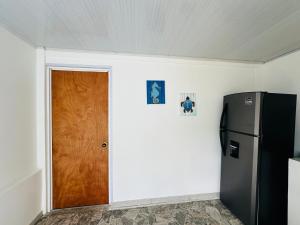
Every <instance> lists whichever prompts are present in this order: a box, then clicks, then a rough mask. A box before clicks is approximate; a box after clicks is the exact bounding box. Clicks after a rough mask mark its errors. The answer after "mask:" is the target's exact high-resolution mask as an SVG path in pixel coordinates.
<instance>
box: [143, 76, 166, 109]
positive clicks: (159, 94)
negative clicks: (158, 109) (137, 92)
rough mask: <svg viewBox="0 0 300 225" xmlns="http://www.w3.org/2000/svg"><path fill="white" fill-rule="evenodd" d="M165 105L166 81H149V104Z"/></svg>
mask: <svg viewBox="0 0 300 225" xmlns="http://www.w3.org/2000/svg"><path fill="white" fill-rule="evenodd" d="M165 103H166V101H165V81H164V80H147V104H165Z"/></svg>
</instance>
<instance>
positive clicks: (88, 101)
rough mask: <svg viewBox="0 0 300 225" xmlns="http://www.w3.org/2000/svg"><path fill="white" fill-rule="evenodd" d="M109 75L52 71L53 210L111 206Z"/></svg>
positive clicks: (105, 73) (104, 73) (103, 73)
mask: <svg viewBox="0 0 300 225" xmlns="http://www.w3.org/2000/svg"><path fill="white" fill-rule="evenodd" d="M107 141H108V73H107V72H82V71H58V70H54V71H52V174H53V184H52V185H53V208H55V209H57V208H67V207H75V206H85V205H95V204H106V203H108V146H107V147H106V148H103V147H102V146H101V145H102V143H103V142H107Z"/></svg>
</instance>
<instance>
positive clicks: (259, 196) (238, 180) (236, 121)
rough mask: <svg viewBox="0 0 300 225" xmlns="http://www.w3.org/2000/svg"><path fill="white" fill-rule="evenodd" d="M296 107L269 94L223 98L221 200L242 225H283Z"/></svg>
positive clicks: (286, 96)
mask: <svg viewBox="0 0 300 225" xmlns="http://www.w3.org/2000/svg"><path fill="white" fill-rule="evenodd" d="M296 101H297V96H296V95H290V94H275V93H267V92H247V93H238V94H232V95H227V96H225V97H224V103H223V111H222V116H221V122H220V141H221V148H222V157H221V185H220V186H221V187H220V199H221V201H222V202H223V204H224V205H225V206H226V207H227V208H228V209H229V210H230V211H231V212H232V213H233V214H234V215H235V216H237V217H238V218H239V219H240V220H241V221H242V222H243V224H245V225H287V198H288V159H289V158H291V157H293V156H294V132H295V114H296ZM299 213H300V211H299ZM299 224H300V222H299Z"/></svg>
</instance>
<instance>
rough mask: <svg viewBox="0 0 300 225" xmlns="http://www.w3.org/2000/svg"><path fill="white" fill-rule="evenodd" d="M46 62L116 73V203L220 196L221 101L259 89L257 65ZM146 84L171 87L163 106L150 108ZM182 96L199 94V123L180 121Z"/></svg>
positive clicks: (79, 55)
mask: <svg viewBox="0 0 300 225" xmlns="http://www.w3.org/2000/svg"><path fill="white" fill-rule="evenodd" d="M46 63H48V64H74V65H82V66H83V65H84V66H87V65H90V66H105V67H111V69H112V80H111V97H112V99H111V104H112V105H111V108H112V112H111V122H112V124H111V129H112V130H111V131H112V133H111V140H110V144H111V150H112V152H111V155H112V158H111V161H112V164H111V179H112V187H111V191H112V193H111V194H112V198H113V199H111V200H112V201H113V202H118V201H125V200H136V199H145V198H156V197H167V196H180V195H190V194H201V193H214V192H219V182H220V156H221V155H220V152H221V151H220V144H219V139H218V125H219V119H220V112H221V107H222V97H223V95H225V94H229V93H233V92H240V91H252V90H254V82H255V80H254V71H255V69H256V67H257V66H255V65H250V64H237V63H236V64H235V63H225V62H211V61H192V60H185V59H170V58H169V59H167V58H158V57H135V56H121V55H103V54H97V53H86V52H68V51H56V50H47V51H46ZM42 75H43V74H40V76H42ZM148 79H149V80H153V79H154V80H155V79H159V80H165V81H166V104H165V105H147V104H146V80H148ZM180 92H196V93H197V103H198V116H197V117H190V118H186V117H180V116H179V111H178V99H179V94H180ZM41 94H42V93H41ZM41 105H43V104H41Z"/></svg>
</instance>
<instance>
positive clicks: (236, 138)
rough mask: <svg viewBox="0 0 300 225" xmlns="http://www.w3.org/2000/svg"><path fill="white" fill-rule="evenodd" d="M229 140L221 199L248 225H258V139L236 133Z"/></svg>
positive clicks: (224, 160)
mask: <svg viewBox="0 0 300 225" xmlns="http://www.w3.org/2000/svg"><path fill="white" fill-rule="evenodd" d="M226 136H227V142H226V143H227V148H226V155H222V165H221V190H220V198H221V201H222V202H223V203H224V205H226V206H227V207H228V208H229V209H230V210H231V211H232V212H233V213H234V214H235V215H236V216H237V217H238V218H239V219H240V220H241V221H242V222H243V223H244V224H245V225H255V224H256V219H257V218H256V202H257V198H256V196H257V195H256V194H257V193H256V192H257V169H258V166H257V165H258V143H259V139H258V137H252V136H249V135H243V134H238V133H233V132H227V134H226Z"/></svg>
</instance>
